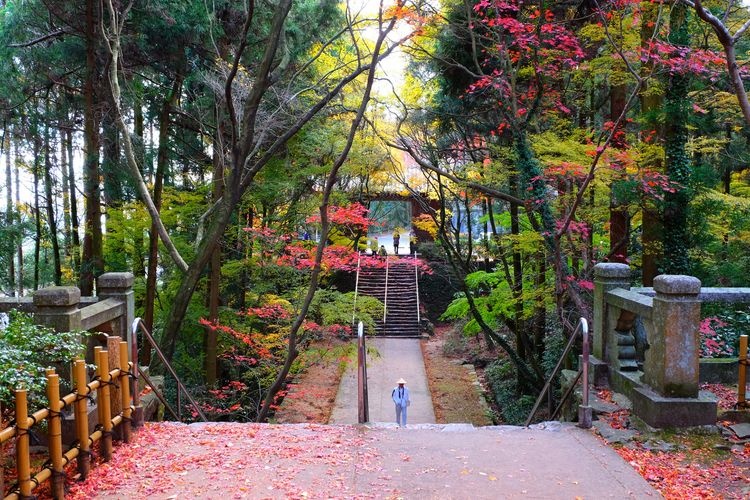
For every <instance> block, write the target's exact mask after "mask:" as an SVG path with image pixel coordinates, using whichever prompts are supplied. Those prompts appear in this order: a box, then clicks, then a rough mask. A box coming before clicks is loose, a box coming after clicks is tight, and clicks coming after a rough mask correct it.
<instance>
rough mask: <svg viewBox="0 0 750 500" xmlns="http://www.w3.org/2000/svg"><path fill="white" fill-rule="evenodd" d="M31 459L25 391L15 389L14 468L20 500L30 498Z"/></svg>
mask: <svg viewBox="0 0 750 500" xmlns="http://www.w3.org/2000/svg"><path fill="white" fill-rule="evenodd" d="M30 462H31V459H30V458H29V408H28V405H27V402H26V389H16V468H17V470H18V491H19V493H20V494H19V496H20V497H21V498H29V497H31V490H32V486H31V463H30Z"/></svg>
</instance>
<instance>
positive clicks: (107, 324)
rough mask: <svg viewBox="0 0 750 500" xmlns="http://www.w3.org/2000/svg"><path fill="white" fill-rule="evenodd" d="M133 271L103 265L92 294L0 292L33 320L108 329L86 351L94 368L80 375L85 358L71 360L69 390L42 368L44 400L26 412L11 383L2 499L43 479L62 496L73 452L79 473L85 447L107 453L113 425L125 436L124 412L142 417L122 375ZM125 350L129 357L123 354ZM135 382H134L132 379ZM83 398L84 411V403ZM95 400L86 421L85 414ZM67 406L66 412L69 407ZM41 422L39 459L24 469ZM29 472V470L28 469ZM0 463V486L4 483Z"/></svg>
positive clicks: (132, 371) (133, 371)
mask: <svg viewBox="0 0 750 500" xmlns="http://www.w3.org/2000/svg"><path fill="white" fill-rule="evenodd" d="M132 285H133V275H132V274H130V273H106V274H103V275H101V276H100V277H99V278H97V291H98V295H97V296H96V297H81V294H80V291H79V290H78V289H77V288H76V287H50V288H46V289H41V290H39V291H37V292H36V293H35V294H34V296H33V298H31V297H28V298H27V297H23V298H5V299H0V311H8V310H10V309H20V310H23V311H27V312H33V313H34V320H35V321H36V322H37V323H41V324H44V325H47V326H50V327H52V328H55V329H56V330H57V331H73V330H94V331H96V330H99V331H106V332H111V333H113V334H114V335H110V336H108V337H107V339H106V348H105V347H104V346H97V347H94V348H93V353H92V352H89V353H88V354H87V358H88V360H89V361H90V362H93V363H94V364H95V365H96V373H95V375H94V377H93V378H92V380H91V381H88V380H87V379H88V375H87V370H86V362H85V361H84V360H83V359H80V360H76V361H75V362H74V363H73V371H72V379H73V385H74V390H73V392H72V393H70V394H67V395H65V396H63V397H60V390H59V386H60V384H59V380H60V378H59V377H60V376H59V374H57V373H55V370H53V369H48V370H47V407H46V408H43V409H41V410H39V411H36V412H34V413H33V414H31V415H29V413H28V403H27V399H26V396H27V395H26V391H25V390H17V391H16V398H15V421H14V422H11V424H10V425H9V426H8V427H6V428H5V429H2V430H0V447H1V446H2V445H3V444H5V443H7V442H9V441H11V440H15V450H16V469H17V472H18V475H17V482H16V484H15V485H14V486H13V487H12V488H11V493H10V495H8V496H6V497H5V498H6V499H16V498H19V499H23V498H29V497H32V496H33V495H32V492H33V491H34V489H35V488H36V487H37V486H39V485H40V484H42V483H45V482H47V481H50V483H51V484H50V490H51V494H52V496H53V497H54V498H63V497H64V489H65V479H66V476H65V469H66V467H67V466H68V464H69V463H71V461H72V460H74V459H75V460H76V467H77V475H78V476H79V478H80V479H85V478H86V476H87V475H88V472H89V468H90V463H91V451H92V447H93V445H94V444H95V443H97V442H98V443H99V454H100V456H101V457H102V459H103V460H105V461H108V460H110V458H111V456H112V438H113V431H116V434H117V435H118V437H119V438H120V439H122V440H123V441H125V442H129V441H130V438H131V418H132V421H133V424H134V425H137V424H139V423H140V422H141V421H142V413H141V410H142V409H141V408H139V407H137V405H136V406H134V405H133V403H132V399H131V384H130V379H131V378H136V376H137V366H136V365H135V364H134V363H137V351H136V349H137V348H136V347H135V346H136V342H135V338H134V337H133V334H132V332H131V331H130V329H129V327H130V324H131V323H132V321H133V316H134V314H133V309H134V307H133V290H132ZM129 358H130V359H131V360H132V361H129ZM133 386H134V389H135V390H137V384H133ZM90 403H91V411H90ZM94 403H96V405H95V406H96V416H95V424H94V425H93V429H91V428H90V419H91V418H92V417H93V415H91V416H90V415H89V414H90V413H93V409H94ZM71 410H72V415H70V413H71ZM71 416H72V422H73V423H74V429H75V439H74V440H72V442H70V443H63V432H62V427H63V425H62V424H63V419H64V418H65V419H66V421H67V420H69V417H71ZM43 422H46V424H47V438H48V440H47V441H48V444H47V455H48V456H47V458H48V460H47V462H46V463H45V464H44V465H43V466H42V467H41V470H38V471H36V472H34V471H32V467H31V464H30V462H31V454H30V444H31V434H32V433H33V432H34V430H35V428H37V429H38V427H41V425H40V424H42V423H43ZM32 474H33V475H32ZM5 489H6V488H5V481H4V478H3V473H2V469H0V492H4V491H5Z"/></svg>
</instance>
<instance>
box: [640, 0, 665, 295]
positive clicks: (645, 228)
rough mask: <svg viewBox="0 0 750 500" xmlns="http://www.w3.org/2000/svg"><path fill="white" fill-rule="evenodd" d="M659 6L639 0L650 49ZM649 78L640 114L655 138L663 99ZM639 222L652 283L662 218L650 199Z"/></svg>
mask: <svg viewBox="0 0 750 500" xmlns="http://www.w3.org/2000/svg"><path fill="white" fill-rule="evenodd" d="M660 8H661V7H660V5H659V4H656V3H649V2H641V12H642V14H641V16H642V18H641V48H642V49H643V50H649V49H648V47H649V44H650V43H651V40H652V38H653V36H654V29H655V27H656V25H657V23H658V20H659V9H660ZM653 71H654V65H653V63H651V62H649V61H647V62H645V63H643V64H642V65H641V76H643V77H644V78H649V77H651V75H652V73H653ZM648 85H649V84H648V80H646V82H644V85H643V90H642V91H641V94H640V95H641V116H643V117H644V120H645V127H646V133H651V132H652V131H653V132H656V133H655V135H656V138H655V139H656V140H657V141H658V140H659V139H660V138H661V137H663V127H662V125H661V124H659V122H658V120H657V119H655V118H654V116H655V115H656V114H657V111H658V110H659V108H661V102H662V98H661V96H660V95H657V93H655V92H647V90H648ZM642 219H643V220H642V223H641V245H642V247H643V252H642V257H641V258H642V262H641V272H642V278H641V279H642V282H643V285H644V286H651V285H652V284H653V282H654V278H655V277H656V276H657V275H658V274H659V264H658V262H659V258H660V256H661V231H662V229H661V220H660V217H659V212H658V211H657V210H656V208H655V207H654V206H653V202H650V201H649V200H645V203H643V212H642Z"/></svg>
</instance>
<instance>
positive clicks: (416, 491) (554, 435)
mask: <svg viewBox="0 0 750 500" xmlns="http://www.w3.org/2000/svg"><path fill="white" fill-rule="evenodd" d="M137 439H138V440H137V442H136V443H135V445H134V446H137V447H131V448H130V449H128V448H126V447H123V449H118V450H117V452H116V454H115V457H114V461H113V462H112V465H110V464H104V465H100V466H98V467H95V468H94V469H93V470H92V473H91V476H90V477H89V479H88V480H87V481H86V483H85V484H82V485H80V486H77V487H76V488H75V491H71V495H70V497H71V498H86V499H89V498H103V499H104V498H106V499H115V498H116V499H122V500H126V499H132V498H138V499H139V498H149V499H157V500H171V499H183V498H199V499H217V500H228V499H230V498H232V499H234V498H248V499H261V498H263V499H266V498H273V499H287V498H297V499H302V498H307V499H311V498H316V499H334V498H335V499H352V498H357V499H364V498H368V499H395V498H403V499H415V500H421V499H467V500H481V499H488V500H490V499H492V500H494V499H517V498H524V499H526V498H529V499H566V500H573V499H576V498H580V499H587V500H588V499H601V498H615V499H646V498H661V496H660V495H659V493H658V492H656V491H655V490H654V489H652V488H651V487H650V486H649V485H648V483H646V481H645V480H644V479H643V478H641V477H640V476H639V475H638V474H637V473H636V472H635V471H634V470H633V468H632V467H630V466H629V465H628V464H627V463H625V462H624V461H623V460H622V459H621V458H620V457H619V456H618V455H617V454H616V453H615V452H614V451H613V450H612V449H610V448H608V447H607V446H605V445H604V444H602V443H601V442H600V441H599V440H598V439H597V438H596V437H595V436H594V435H593V434H592V433H591V432H588V431H582V430H580V429H578V428H576V427H573V426H571V425H561V424H557V423H555V424H554V425H550V426H547V427H544V428H541V427H539V428H532V429H525V428H521V427H481V428H474V427H472V426H469V425H460V424H453V425H445V426H442V425H435V424H431V425H430V424H423V425H410V426H408V427H407V428H405V429H404V428H399V427H396V426H395V424H393V425H390V424H389V425H388V426H352V425H328V426H326V425H310V424H286V425H273V424H233V423H209V424H192V425H189V426H187V425H184V424H169V423H162V424H153V425H152V426H151V427H148V428H146V429H143V430H141V431H139V433H138V438H137ZM112 467H117V471H115V470H113V469H112Z"/></svg>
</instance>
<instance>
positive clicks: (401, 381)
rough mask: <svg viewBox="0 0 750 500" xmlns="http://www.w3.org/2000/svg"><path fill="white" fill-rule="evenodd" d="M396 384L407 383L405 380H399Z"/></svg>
mask: <svg viewBox="0 0 750 500" xmlns="http://www.w3.org/2000/svg"><path fill="white" fill-rule="evenodd" d="M396 383H397V384H405V383H406V380H404V379H402V378H400V379H398V381H397V382H396Z"/></svg>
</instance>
